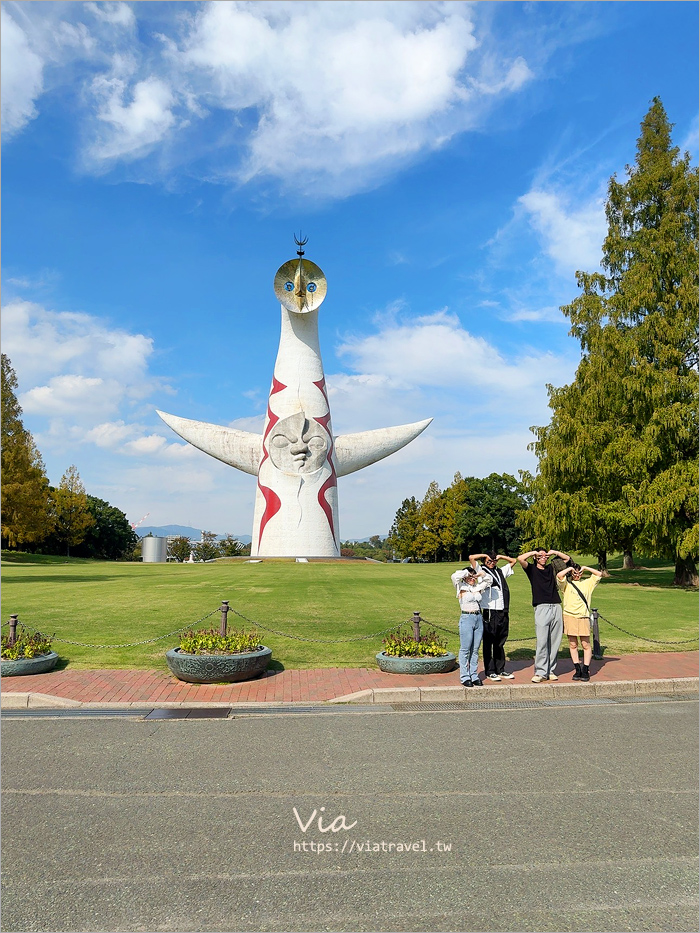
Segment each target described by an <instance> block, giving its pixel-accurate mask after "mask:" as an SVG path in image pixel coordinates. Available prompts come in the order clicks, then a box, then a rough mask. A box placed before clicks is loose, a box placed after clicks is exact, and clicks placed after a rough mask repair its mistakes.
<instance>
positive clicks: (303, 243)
mask: <svg viewBox="0 0 700 933" xmlns="http://www.w3.org/2000/svg"><path fill="white" fill-rule="evenodd" d="M294 242H295V243H296V245H297V246H298V247H299V249H298V250H297V256H299V257H301V256H303V255H304V250H303V249H302V246H306V244H307V243H308V242H309V238H308V237H307V236H303V234H302V232H301V230H300V231H299V239H297V236H296V234H294Z"/></svg>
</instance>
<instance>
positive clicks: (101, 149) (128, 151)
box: [90, 56, 175, 161]
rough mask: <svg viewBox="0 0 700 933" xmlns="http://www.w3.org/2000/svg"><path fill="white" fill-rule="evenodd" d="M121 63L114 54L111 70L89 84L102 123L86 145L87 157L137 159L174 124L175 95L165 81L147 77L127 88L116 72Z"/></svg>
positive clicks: (125, 81) (127, 85)
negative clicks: (93, 139) (95, 135)
mask: <svg viewBox="0 0 700 933" xmlns="http://www.w3.org/2000/svg"><path fill="white" fill-rule="evenodd" d="M122 66H123V60H122V59H121V57H120V56H117V59H116V64H115V73H113V74H111V75H101V76H99V77H97V78H95V80H94V81H93V84H92V91H93V93H94V95H95V97H96V98H97V99H98V101H99V106H98V110H97V119H98V120H100V121H101V122H102V123H103V124H104V128H103V129H101V130H100V131H98V140H97V141H96V142H95V143H94V144H93V145H92V146H91V148H90V156H91V157H92V158H93V159H96V160H97V161H100V160H105V161H107V160H110V159H117V158H138V157H139V156H142V155H144V154H145V153H146V152H148V151H150V150H151V149H152V148H153V146H154V145H155V144H156V143H158V142H160V141H161V140H162V139H163V138H164V136H165V135H166V134H167V133H168V131H169V130H170V129H171V127H172V126H173V124H174V123H175V116H174V115H173V111H172V108H173V105H174V102H175V98H174V96H173V93H172V91H171V89H170V87H169V86H168V84H167V83H166V82H164V81H162V80H160V79H159V78H154V77H150V78H146V79H144V80H143V81H139V82H137V83H136V84H135V85H134V86H133V88H130V87H129V84H128V80H127V79H126V78H124V77H123V76H122V75H121V74H120V73H119V72H120V71H121V70H122Z"/></svg>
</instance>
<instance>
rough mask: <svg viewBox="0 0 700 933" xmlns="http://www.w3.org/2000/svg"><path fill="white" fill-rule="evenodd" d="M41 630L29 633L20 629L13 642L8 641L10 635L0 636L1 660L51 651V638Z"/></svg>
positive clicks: (31, 656)
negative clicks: (0, 641)
mask: <svg viewBox="0 0 700 933" xmlns="http://www.w3.org/2000/svg"><path fill="white" fill-rule="evenodd" d="M52 637H53V636H51V637H49V636H48V635H42V634H41V632H34V633H33V634H31V635H30V634H29V633H28V632H27V631H26V630H22V631H21V632H20V634H19V635H18V636H17V637H16V639H15V641H14V643H12V644H11V643H10V636H9V635H3V636H2V650H1V656H2V660H3V661H17V660H20V659H21V658H38V657H39V656H40V655H43V654H50V653H51V638H52Z"/></svg>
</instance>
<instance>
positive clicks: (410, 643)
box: [384, 626, 447, 658]
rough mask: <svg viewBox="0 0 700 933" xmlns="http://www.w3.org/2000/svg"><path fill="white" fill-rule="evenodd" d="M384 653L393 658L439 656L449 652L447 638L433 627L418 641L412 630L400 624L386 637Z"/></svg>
mask: <svg viewBox="0 0 700 933" xmlns="http://www.w3.org/2000/svg"><path fill="white" fill-rule="evenodd" d="M384 654H387V655H389V656H390V657H392V658H439V657H441V656H442V655H443V654H447V640H446V639H445V638H441V637H440V636H439V635H438V634H437V632H436V631H435V630H434V629H433V630H431V631H429V632H427V633H426V634H425V635H421V640H420V641H416V640H415V638H414V637H413V633H412V632H409V631H408V630H407V629H405V628H403V626H399V627H398V628H397V629H394V631H393V632H389V634H388V635H387V637H386V638H385V639H384Z"/></svg>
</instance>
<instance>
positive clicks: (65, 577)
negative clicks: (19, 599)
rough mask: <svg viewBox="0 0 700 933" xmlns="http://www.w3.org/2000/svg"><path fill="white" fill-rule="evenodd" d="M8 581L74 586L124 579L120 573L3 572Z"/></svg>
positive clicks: (26, 584)
mask: <svg viewBox="0 0 700 933" xmlns="http://www.w3.org/2000/svg"><path fill="white" fill-rule="evenodd" d="M3 576H4V578H5V581H6V582H8V583H9V582H12V583H17V584H24V585H25V586H31V585H32V584H33V583H70V584H71V585H72V586H79V585H80V584H81V583H107V582H109V581H110V580H123V579H124V577H123V576H121V575H120V574H102V573H100V574H74V573H70V574H68V573H65V574H63V573H52V574H41V575H36V576H35V575H32V576H31V577H29V576H27V577H25V576H19V575H18V576H14V577H11V576H10V571H6V572H5V573H4V574H3Z"/></svg>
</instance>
